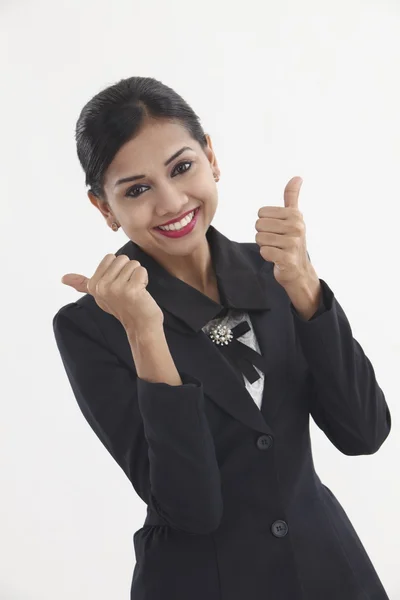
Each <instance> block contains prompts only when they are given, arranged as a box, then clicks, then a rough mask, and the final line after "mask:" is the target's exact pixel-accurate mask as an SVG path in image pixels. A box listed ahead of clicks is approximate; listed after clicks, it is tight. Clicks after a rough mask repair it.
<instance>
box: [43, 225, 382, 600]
mask: <svg viewBox="0 0 400 600" xmlns="http://www.w3.org/2000/svg"><path fill="white" fill-rule="evenodd" d="M207 239H208V241H209V244H210V249H211V254H212V260H213V264H214V265H215V269H216V274H217V278H218V287H219V291H220V294H221V302H222V304H221V305H220V304H218V303H216V302H214V301H213V300H211V299H210V298H208V297H206V296H205V295H203V294H202V293H200V292H199V291H197V290H196V289H194V288H192V287H191V286H189V285H188V284H186V283H184V282H183V281H181V280H179V279H177V278H175V277H173V276H172V275H170V274H169V273H168V272H167V271H166V270H165V269H163V268H162V267H161V265H159V264H158V263H157V262H156V261H155V260H153V259H152V258H151V257H150V256H149V255H147V254H146V253H145V252H144V251H142V250H141V249H140V248H139V247H138V246H137V245H136V244H135V243H133V242H132V241H129V242H128V243H127V244H125V245H124V246H123V247H122V248H120V249H119V250H118V251H117V252H116V255H119V254H126V255H127V256H128V257H129V258H131V259H137V260H139V261H140V262H141V264H142V265H144V266H145V267H146V268H147V270H148V273H149V284H148V290H149V292H150V293H151V294H152V296H153V297H154V298H155V300H156V301H157V302H158V304H159V305H160V306H161V308H162V310H163V312H164V319H165V320H164V329H165V335H166V339H167V342H168V345H169V348H170V351H171V354H172V357H173V359H174V361H175V364H176V366H177V369H178V371H179V373H180V376H181V378H182V381H183V385H181V386H170V385H168V384H165V383H151V382H149V381H145V380H142V379H140V378H138V377H137V374H136V371H135V364H134V361H133V357H132V353H131V349H130V346H129V342H128V339H127V336H126V332H125V330H124V328H123V327H122V325H121V324H120V322H119V321H118V320H117V319H116V318H115V317H113V316H111V315H109V314H108V313H106V312H104V311H103V310H101V309H100V308H99V306H98V305H97V304H96V302H95V300H94V298H93V297H92V296H91V295H90V294H86V295H84V296H83V297H81V298H79V299H78V300H77V301H76V302H72V303H69V304H67V305H66V306H63V307H62V308H61V309H60V310H59V311H58V312H57V314H56V315H55V316H54V319H53V328H54V334H55V338H56V342H57V346H58V349H59V352H60V354H61V358H62V361H63V364H64V367H65V370H66V373H67V376H68V379H69V382H70V384H71V387H72V390H73V393H74V395H75V398H76V400H77V402H78V404H79V407H80V409H81V411H82V413H83V415H84V416H85V418H86V419H87V421H88V423H89V424H90V426H91V428H92V429H93V431H94V432H95V433H96V435H97V436H98V438H99V439H100V440H101V442H102V443H103V444H104V446H105V447H106V448H107V450H108V451H109V452H110V453H111V454H112V456H113V457H114V459H115V460H116V462H117V463H118V464H119V466H120V467H121V468H122V469H123V471H124V472H125V474H126V475H127V477H128V478H129V480H130V481H131V482H132V485H133V487H134V489H135V491H136V492H137V494H138V495H139V496H140V497H141V498H142V500H143V501H144V502H145V503H146V505H147V517H146V520H145V522H144V524H143V527H141V528H140V529H139V530H138V531H136V532H135V534H134V537H133V542H134V550H135V556H136V564H135V567H134V572H133V579H132V588H131V598H132V599H133V600H258V599H259V598H265V599H268V600H368V599H369V600H387V598H388V596H387V594H386V593H385V590H384V589H383V587H382V584H381V582H380V581H379V578H378V576H377V574H376V571H375V569H374V567H373V565H372V564H371V562H370V560H369V558H368V556H367V554H366V552H365V549H364V547H363V545H362V543H361V541H360V539H359V538H358V536H357V534H356V532H355V531H354V529H353V527H352V525H351V523H350V521H349V519H348V517H347V516H346V514H345V512H344V510H343V508H342V507H341V505H340V504H339V502H338V501H337V499H336V498H335V496H334V495H333V493H332V492H331V491H330V490H329V489H328V488H327V487H326V486H325V485H323V483H322V482H321V480H320V479H319V477H318V475H317V474H316V472H315V470H314V464H313V457H312V451H311V443H310V432H309V419H310V415H311V416H312V418H313V419H314V421H315V422H316V423H317V425H318V426H319V427H320V428H321V429H322V430H323V431H324V432H325V434H326V435H327V437H328V438H329V440H330V441H331V442H332V444H334V445H335V446H336V448H338V449H339V450H340V451H341V452H342V453H344V454H346V455H351V456H354V455H361V454H372V453H374V452H376V451H377V450H378V449H379V447H380V446H381V444H382V443H383V442H384V440H385V439H386V438H387V436H388V434H389V432H390V428H391V417H390V413H389V409H388V406H387V404H386V401H385V396H384V394H383V392H382V390H381V388H380V387H379V385H378V383H377V381H376V378H375V374H374V369H373V367H372V365H371V362H370V361H369V359H368V358H367V356H366V355H365V354H364V352H363V350H362V348H361V346H360V344H359V343H358V342H357V341H356V340H355V339H354V338H353V336H352V331H351V327H350V324H349V322H348V320H347V318H346V315H345V313H344V312H343V310H342V308H341V306H340V304H339V303H338V301H337V300H336V298H335V296H334V294H333V292H332V291H331V289H330V288H329V286H328V285H327V284H326V282H325V281H323V280H322V279H321V280H320V281H321V285H322V289H323V299H324V305H325V309H324V310H323V311H320V312H319V313H318V315H316V318H313V319H312V320H309V321H306V320H304V319H303V318H302V317H301V316H300V315H299V314H298V313H297V312H296V310H295V309H294V306H293V304H292V303H291V302H290V299H289V297H288V295H287V293H286V292H285V290H284V289H283V287H282V286H280V285H279V284H278V283H277V281H276V280H275V278H274V276H273V263H271V262H267V261H265V260H264V259H263V258H262V257H261V255H260V253H259V247H258V245H257V244H256V243H238V242H234V241H230V240H229V239H228V238H226V237H225V236H224V235H222V234H221V233H220V232H218V231H217V230H216V229H215V228H214V227H213V226H210V227H209V229H208V231H207ZM224 306H225V307H232V308H237V309H241V310H244V311H246V312H247V313H248V314H249V316H250V318H251V322H252V325H253V327H254V331H255V334H256V336H257V339H258V341H259V344H260V348H261V353H262V357H263V361H264V366H265V369H264V371H265V382H264V393H263V401H262V408H261V410H260V409H259V408H258V406H257V405H256V404H255V402H254V400H253V398H252V397H251V395H250V394H249V393H248V391H247V390H246V387H245V385H244V381H243V378H242V376H241V373H238V371H237V370H236V369H235V368H234V367H233V366H232V363H231V361H230V360H229V359H227V357H226V355H225V354H224V352H223V351H222V350H221V348H220V347H219V346H217V345H216V344H214V342H213V341H212V340H211V339H210V337H209V336H208V335H206V333H204V332H203V331H202V329H201V328H202V327H203V326H204V325H205V324H206V323H207V322H208V321H210V320H211V319H213V318H215V317H216V316H217V315H218V314H219V313H220V312H221V310H222V309H223V308H224Z"/></svg>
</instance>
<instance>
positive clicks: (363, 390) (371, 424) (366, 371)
mask: <svg viewBox="0 0 400 600" xmlns="http://www.w3.org/2000/svg"><path fill="white" fill-rule="evenodd" d="M320 282H321V291H322V294H323V299H324V305H325V312H324V311H323V310H322V311H321V312H320V314H319V316H317V317H316V318H312V319H310V320H305V319H304V318H302V317H301V316H299V314H298V313H297V312H296V310H295V309H294V306H293V304H291V310H292V314H293V315H294V322H295V327H296V332H297V334H298V336H299V339H300V343H301V346H302V349H303V353H304V356H305V358H306V361H307V363H308V366H309V369H310V378H311V385H312V393H311V397H310V413H311V415H312V417H313V419H314V421H315V423H316V424H317V425H318V427H319V428H320V429H322V431H324V433H325V434H326V436H327V437H328V438H329V439H330V441H331V442H332V443H333V444H334V445H335V446H336V448H338V450H340V451H341V452H343V454H347V455H361V454H373V453H374V452H377V450H378V449H379V448H380V446H381V445H382V444H383V442H384V441H385V439H386V438H387V436H388V435H389V433H390V429H391V415H390V411H389V408H388V405H387V403H386V400H385V396H384V393H383V391H382V390H381V388H380V387H379V385H378V383H377V381H376V378H375V372H374V369H373V366H372V364H371V362H370V360H369V359H368V357H367V356H366V355H365V353H364V351H363V349H362V347H361V346H360V344H359V343H358V342H357V340H355V339H354V338H353V335H352V330H351V327H350V324H349V322H348V320H347V317H346V315H345V313H344V311H343V309H342V307H341V306H340V304H339V302H338V301H337V300H336V298H335V296H334V294H333V292H332V290H331V289H330V288H329V286H328V285H327V284H326V282H325V281H323V280H322V279H321V280H320Z"/></svg>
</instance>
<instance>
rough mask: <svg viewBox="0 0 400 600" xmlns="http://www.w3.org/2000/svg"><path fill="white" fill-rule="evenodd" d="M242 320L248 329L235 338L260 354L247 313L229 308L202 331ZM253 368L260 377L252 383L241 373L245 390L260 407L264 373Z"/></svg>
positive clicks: (205, 331)
mask: <svg viewBox="0 0 400 600" xmlns="http://www.w3.org/2000/svg"><path fill="white" fill-rule="evenodd" d="M243 320H246V321H247V322H248V324H249V326H250V331H247V332H246V333H244V334H243V335H241V336H240V337H239V338H237V339H238V341H239V342H241V343H242V344H246V345H247V346H249V347H250V348H253V350H256V352H258V353H259V354H261V352H260V346H259V344H258V341H257V338H256V335H255V333H254V329H253V325H252V323H251V320H250V317H249V315H248V313H245V312H242V311H239V310H235V309H233V308H230V309H229V310H228V313H227V314H226V316H225V317H217V318H215V319H212V320H211V321H209V322H208V323H207V324H206V325H204V327H203V328H202V330H203V331H204V333H206V334H209V332H210V330H211V328H212V327H214V325H225V326H226V327H229V329H233V327H235V326H236V325H238V324H239V323H241V322H242V321H243ZM254 368H255V369H256V371H257V373H258V374H259V375H260V378H259V379H257V381H255V382H254V383H250V382H249V381H248V380H247V379H246V377H245V376H244V375H243V373H242V377H243V381H244V383H245V385H246V389H247V391H248V392H249V393H250V395H251V396H252V398H253V400H254V402H255V403H256V404H257V406H258V408H260V409H261V402H262V395H263V389H264V373H263V372H262V371H260V369H258V368H257V367H256V366H254Z"/></svg>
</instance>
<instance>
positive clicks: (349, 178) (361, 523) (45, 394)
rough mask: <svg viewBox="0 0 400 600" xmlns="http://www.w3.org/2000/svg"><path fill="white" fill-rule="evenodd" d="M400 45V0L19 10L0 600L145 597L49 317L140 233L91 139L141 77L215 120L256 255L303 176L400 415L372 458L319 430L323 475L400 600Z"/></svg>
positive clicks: (321, 271) (6, 56)
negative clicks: (103, 210) (91, 160)
mask: <svg viewBox="0 0 400 600" xmlns="http://www.w3.org/2000/svg"><path fill="white" fill-rule="evenodd" d="M399 31H400V5H399V3H398V2H397V0H392V1H389V0H379V1H378V0H375V1H372V0H369V1H366V0H362V1H361V0H360V1H356V0H336V2H335V3H333V2H329V3H328V2H320V1H319V0H318V1H317V0H302V1H300V2H299V1H298V0H286V1H282V0H281V1H280V2H279V3H278V2H267V3H265V2H261V0H260V1H259V2H256V1H255V0H248V1H247V2H245V3H244V4H243V3H237V5H236V6H235V5H234V4H233V3H232V2H231V0H224V1H220V2H215V1H214V2H211V1H209V0H203V1H202V2H201V3H198V4H195V3H191V2H186V3H185V2H177V1H176V0H168V1H167V2H163V1H162V0H159V1H157V0H153V1H150V0H146V1H142V2H137V1H136V2H132V1H129V2H128V1H124V0H114V2H112V3H111V2H100V1H99V0H96V1H95V0H79V1H78V0H73V1H70V2H52V1H50V0H43V1H38V0H32V1H31V2H25V1H23V0H19V1H18V0H13V1H11V0H9V1H8V2H7V1H4V0H2V2H1V3H0V64H1V79H2V86H1V93H0V108H1V110H0V131H1V144H0V164H1V166H0V190H1V213H0V214H1V236H0V237H1V240H0V244H1V257H2V261H1V271H2V285H1V296H0V302H1V307H0V308H1V316H2V319H1V342H0V348H1V377H0V385H1V390H0V403H1V406H0V410H1V412H0V415H1V417H0V490H1V493H0V511H1V512H0V565H1V568H0V599H1V600H55V599H57V600H71V598H73V599H74V600H88V599H89V598H90V599H91V598H96V599H97V600H109V599H110V598H113V599H114V598H115V599H119V598H128V596H129V589H130V584H131V578H132V572H133V567H134V552H133V543H132V536H133V533H134V531H135V530H136V529H138V528H140V527H141V525H142V523H143V520H144V517H145V505H144V504H143V502H142V501H141V500H140V499H139V497H138V496H137V495H136V494H135V492H134V490H133V488H132V486H131V484H130V482H129V481H128V479H127V478H126V476H125V475H124V473H123V471H122V470H121V469H120V468H119V467H118V465H117V464H116V463H115V462H114V461H113V459H112V458H111V456H110V455H109V454H108V453H107V451H106V450H105V449H104V448H103V446H102V445H101V443H100V442H99V441H98V439H97V438H96V436H95V435H94V434H93V432H92V431H91V429H90V428H89V426H88V425H87V423H86V421H85V420H84V418H83V416H82V415H81V413H80V411H79V409H78V406H77V404H76V402H75V399H74V397H73V394H72V391H71V388H70V387H69V383H68V381H67V377H66V374H65V372H64V370H63V366H62V363H61V359H60V356H59V354H58V351H57V348H56V345H55V340H54V337H53V331H52V318H53V316H54V314H55V313H56V312H57V311H58V309H59V308H60V307H61V306H63V305H64V304H67V303H69V302H73V301H75V300H76V299H77V298H78V297H80V294H78V293H77V292H75V291H74V290H73V289H72V288H69V287H67V286H65V285H63V284H62V283H61V282H60V280H61V277H62V275H63V274H64V273H68V272H78V273H79V272H80V273H83V274H85V275H87V276H89V277H90V276H91V275H92V274H93V272H94V270H95V268H96V267H97V265H98V263H99V262H100V260H101V259H102V258H103V256H104V255H105V254H107V253H111V252H112V253H114V252H116V251H117V250H118V249H119V248H120V247H121V246H122V245H123V244H125V243H126V242H127V241H128V239H127V238H126V236H125V234H124V233H123V232H122V230H120V231H119V232H118V233H114V232H112V231H111V229H109V228H108V227H107V226H106V224H105V221H104V219H103V217H102V216H101V215H100V213H99V212H98V211H97V210H96V209H95V208H94V207H93V206H92V204H90V202H89V200H88V198H87V196H86V188H85V186H84V175H83V172H82V171H81V169H80V166H79V163H78V159H77V157H76V154H75V142H74V127H75V122H76V119H77V118H78V115H79V112H80V110H81V108H82V107H83V105H84V104H85V103H86V102H87V101H88V100H89V99H90V98H91V97H92V96H93V95H94V94H96V93H97V92H98V91H100V90H101V89H103V88H104V87H106V86H108V85H111V84H113V83H115V82H116V81H118V80H119V79H121V78H124V77H130V76H133V75H141V76H150V77H155V78H156V79H160V80H161V81H163V82H164V83H166V84H167V85H169V86H171V87H173V88H174V89H175V90H176V91H177V92H178V93H180V94H181V95H182V96H183V97H184V98H185V99H186V100H187V101H188V102H189V104H191V105H192V106H193V108H194V110H195V111H196V112H197V114H199V115H200V117H201V119H202V123H203V126H204V128H205V130H206V132H208V133H209V134H210V135H211V138H212V140H213V142H214V149H215V152H216V154H217V158H218V160H219V164H220V167H221V180H220V183H219V184H218V189H219V207H218V211H217V214H216V216H215V218H214V221H213V224H214V225H215V227H217V229H219V230H220V231H221V232H222V233H224V234H225V235H227V236H228V237H229V238H230V239H234V240H237V241H255V240H254V237H255V233H256V231H255V228H254V224H255V221H256V219H257V211H258V209H259V208H260V207H261V206H264V205H277V206H283V189H284V187H285V185H286V183H287V182H288V181H289V179H290V178H291V177H293V176H295V175H300V176H301V177H302V178H303V180H304V183H303V187H302V189H301V193H300V204H299V208H300V210H301V211H302V212H303V215H304V219H305V222H306V226H307V240H308V250H309V253H310V256H311V260H312V262H313V264H314V267H315V269H316V271H317V273H318V275H319V277H320V278H322V279H324V280H325V281H326V282H327V283H328V284H329V286H330V287H331V288H332V290H333V291H334V293H335V295H336V297H337V299H338V300H339V302H340V303H341V305H342V307H343V309H344V310H345V312H346V315H347V317H348V319H349V321H350V324H351V326H352V331H353V335H354V337H355V338H356V339H357V340H358V341H359V343H360V344H361V345H362V347H363V349H364V351H365V353H366V354H367V356H368V357H369V358H370V360H371V362H372V364H373V366H374V369H375V374H376V377H377V380H378V383H379V385H380V386H381V387H382V389H383V390H384V393H385V396H386V399H387V401H388V403H389V406H390V409H391V412H392V418H393V429H392V433H391V435H390V437H389V438H388V440H387V441H386V442H385V444H384V445H383V446H382V448H381V449H380V450H379V452H378V453H377V454H375V455H373V456H361V457H346V456H344V455H342V454H341V453H340V452H339V451H338V450H336V449H335V448H334V447H333V446H332V444H331V443H330V442H329V441H328V440H327V438H325V436H324V435H323V434H322V432H321V431H320V430H318V429H317V428H316V426H315V425H314V424H312V439H313V450H314V458H315V463H316V468H317V471H318V473H319V475H320V477H321V478H322V481H323V482H324V483H325V484H326V485H328V487H330V488H331V489H332V490H333V491H334V493H335V494H336V496H337V497H338V499H339V501H340V502H341V503H342V504H343V506H344V508H345V510H346V512H347V513H348V515H349V517H350V519H351V520H352V522H353V524H354V526H355V528H356V530H357V532H358V534H359V535H360V537H361V539H362V541H363V543H364V545H365V547H366V549H367V551H368V553H369V555H370V557H371V559H372V561H373V563H374V565H375V567H376V569H377V571H378V574H379V575H380V577H381V579H382V582H383V583H384V585H385V587H386V589H387V592H388V594H389V597H390V598H391V600H396V599H400V572H399V562H400V560H399V556H400V548H399V546H400V542H399V540H400V520H399V516H398V510H399V506H400V484H399V461H400V452H399V448H400V441H399V426H398V421H399V408H398V406H399V403H398V394H399V385H398V378H399V374H398V373H399V361H400V342H399V334H400V326H399V307H398V305H399V293H398V291H399V285H398V277H399V265H398V263H399V258H400V252H399V216H400V213H399V203H400V185H399V159H400V142H399V140H400V137H399V136H400V116H399V106H400V86H399V84H400V75H399V73H400V69H399V59H400V35H399ZM321 600H322V599H321ZM338 600H340V599H338Z"/></svg>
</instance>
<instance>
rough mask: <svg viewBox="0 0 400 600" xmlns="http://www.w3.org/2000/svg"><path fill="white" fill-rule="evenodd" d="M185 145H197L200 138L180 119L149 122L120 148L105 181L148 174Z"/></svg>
mask: <svg viewBox="0 0 400 600" xmlns="http://www.w3.org/2000/svg"><path fill="white" fill-rule="evenodd" d="M185 145H188V146H191V147H192V148H195V149H197V146H198V142H196V141H195V140H193V138H192V137H191V136H190V135H189V133H188V131H187V130H186V129H185V128H184V127H183V126H182V125H181V124H180V123H171V122H167V121H149V122H146V123H145V125H143V127H142V128H141V129H140V132H139V133H138V134H137V135H136V136H135V137H134V138H133V139H132V140H129V141H128V142H126V144H124V145H123V146H122V147H121V148H120V150H119V151H118V152H117V154H116V155H115V157H114V159H113V161H112V163H111V164H110V166H109V168H108V169H107V173H106V177H105V183H106V184H107V183H108V184H111V185H112V184H113V182H114V181H116V180H117V179H118V178H119V177H124V176H126V177H129V176H130V175H135V174H142V173H143V174H145V175H147V174H150V171H151V170H152V169H160V168H163V166H164V162H165V161H166V160H167V158H169V157H170V156H172V154H174V152H176V151H177V150H179V149H180V148H181V147H182V146H185Z"/></svg>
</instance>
